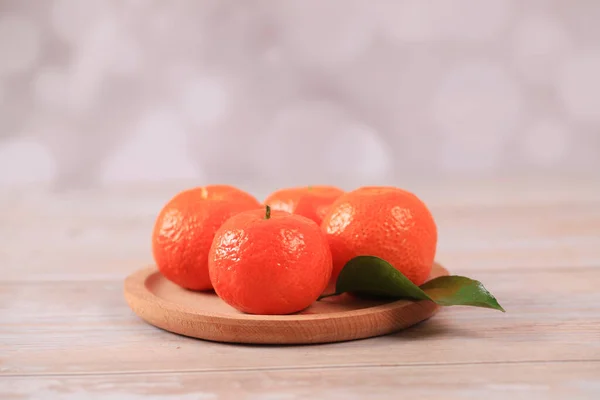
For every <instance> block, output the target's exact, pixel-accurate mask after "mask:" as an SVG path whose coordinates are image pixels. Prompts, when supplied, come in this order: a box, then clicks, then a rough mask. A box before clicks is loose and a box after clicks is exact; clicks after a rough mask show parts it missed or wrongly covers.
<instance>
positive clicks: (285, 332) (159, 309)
mask: <svg viewBox="0 0 600 400" xmlns="http://www.w3.org/2000/svg"><path fill="white" fill-rule="evenodd" d="M443 275H448V271H447V270H446V269H445V268H443V267H442V266H441V265H439V264H435V265H434V267H433V269H432V271H431V276H430V279H431V278H435V277H438V276H443ZM125 298H126V300H127V303H128V304H129V307H131V309H132V310H133V312H135V313H136V314H137V315H138V316H139V317H141V318H142V319H144V320H145V321H146V322H148V323H150V324H152V325H154V326H157V327H159V328H162V329H165V330H167V331H170V332H174V333H178V334H181V335H185V336H191V337H195V338H199V339H205V340H211V341H218V342H229V343H256V344H308V343H330V342H341V341H347V340H354V339H363V338H368V337H372V336H380V335H385V334H389V333H392V332H396V331H399V330H401V329H404V328H407V327H409V326H412V325H414V324H416V323H418V322H421V321H423V320H425V319H427V318H429V317H431V316H432V315H433V314H435V312H436V311H437V309H438V306H437V305H436V304H434V303H433V302H430V301H419V302H410V301H405V300H399V301H387V302H386V301H383V300H374V299H362V298H356V297H353V296H350V295H347V294H343V295H341V296H336V297H330V298H326V299H323V300H321V301H318V302H315V303H314V304H313V305H312V306H310V307H309V308H307V309H306V310H304V311H302V312H300V313H298V314H292V315H250V314H244V313H241V312H239V311H237V310H236V309H234V308H232V307H230V306H229V305H227V304H226V303H225V302H223V301H222V300H221V299H220V298H219V297H218V296H217V295H216V294H215V293H214V292H192V291H189V290H185V289H182V288H180V287H179V286H177V285H175V284H174V283H171V282H170V281H168V280H166V279H165V278H164V277H163V276H162V275H161V274H160V273H159V272H158V270H157V269H156V268H154V267H150V268H144V269H141V270H139V271H137V272H135V273H133V274H132V275H130V276H129V277H127V279H126V280H125Z"/></svg>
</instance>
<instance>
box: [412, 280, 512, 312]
mask: <svg viewBox="0 0 600 400" xmlns="http://www.w3.org/2000/svg"><path fill="white" fill-rule="evenodd" d="M421 289H423V290H424V291H425V292H426V293H427V294H428V295H429V297H431V299H432V300H433V301H435V302H436V303H437V304H439V305H441V306H474V307H484V308H492V309H495V310H500V311H502V312H504V308H502V306H501V305H500V304H498V300H496V298H495V297H494V296H493V295H492V294H491V293H490V292H488V290H487V289H486V288H485V287H484V286H483V284H482V283H481V282H479V281H476V280H474V279H471V278H466V277H464V276H456V275H451V276H440V277H439V278H435V279H432V280H430V281H429V282H426V283H424V284H423V285H421Z"/></svg>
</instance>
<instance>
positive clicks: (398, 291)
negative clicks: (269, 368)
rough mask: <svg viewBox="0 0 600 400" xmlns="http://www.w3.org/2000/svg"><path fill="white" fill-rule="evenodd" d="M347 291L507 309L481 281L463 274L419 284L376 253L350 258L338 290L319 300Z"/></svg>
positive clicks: (339, 280)
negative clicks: (374, 254) (376, 255)
mask: <svg viewBox="0 0 600 400" xmlns="http://www.w3.org/2000/svg"><path fill="white" fill-rule="evenodd" d="M346 292H350V293H355V294H359V295H360V294H362V295H373V296H381V297H389V298H394V299H409V300H431V301H433V302H435V303H437V304H439V305H441V306H457V305H464V306H474V307H485V308H492V309H496V310H500V311H503V312H504V309H503V308H502V307H501V306H500V304H498V301H497V300H496V298H495V297H494V296H493V295H492V294H491V293H490V292H488V291H487V289H486V288H485V287H484V286H483V285H482V284H481V282H478V281H476V280H473V279H469V278H466V277H463V276H441V277H439V278H435V279H432V280H431V281H429V282H426V283H425V284H423V285H421V287H419V286H417V285H415V284H414V283H412V282H411V281H410V280H409V279H408V278H407V277H406V276H404V274H402V273H401V272H400V271H398V270H397V269H396V268H394V267H393V266H392V265H391V264H390V263H388V262H387V261H385V260H383V259H381V258H379V257H374V256H358V257H355V258H353V259H352V260H350V261H348V263H346V265H345V266H344V268H342V271H341V272H340V275H339V276H338V279H337V281H336V286H335V293H332V294H327V295H323V296H321V297H320V298H319V300H320V299H323V298H325V297H330V296H337V295H340V294H342V293H346Z"/></svg>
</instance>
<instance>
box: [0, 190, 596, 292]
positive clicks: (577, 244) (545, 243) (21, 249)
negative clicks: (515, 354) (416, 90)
mask: <svg viewBox="0 0 600 400" xmlns="http://www.w3.org/2000/svg"><path fill="white" fill-rule="evenodd" d="M50 203H51V204H55V203H58V204H61V203H60V202H58V201H57V200H56V199H55V200H54V203H53V202H52V201H50ZM125 204H126V203H125ZM23 207H24V206H23ZM55 207H56V209H52V208H49V209H41V210H39V209H33V208H28V207H24V208H22V209H19V210H20V211H18V212H15V213H10V212H9V211H10V210H9V211H7V210H6V209H4V210H2V209H0V271H2V274H3V277H2V280H4V281H37V280H61V281H62V280H82V279H91V280H98V279H104V280H107V279H114V280H116V279H123V278H124V277H125V276H126V275H127V274H129V273H131V272H133V271H134V270H136V269H138V268H140V267H142V266H145V265H148V264H151V263H152V262H153V260H152V257H151V249H150V232H151V230H152V224H153V221H154V213H155V212H156V210H157V209H158V207H159V205H158V204H155V205H154V206H153V207H140V208H135V207H134V204H130V205H129V206H125V205H124V206H122V207H121V208H118V209H117V210H114V209H112V207H111V206H108V205H104V206H102V205H98V209H96V210H94V211H93V212H91V211H89V210H88V211H86V210H87V209H84V210H79V211H73V212H70V211H69V208H72V207H71V203H65V204H61V205H60V206H57V205H56V204H55ZM433 211H434V214H435V217H436V220H437V222H438V226H439V244H438V253H437V259H438V260H439V261H440V262H442V263H444V264H445V265H446V266H447V267H448V268H449V269H450V270H451V271H452V272H454V273H464V274H467V273H469V272H470V271H479V270H498V269H501V270H506V269H515V270H522V269H524V268H530V269H544V270H545V269H548V268H563V267H596V266H600V234H598V232H600V202H599V203H593V204H583V205H578V206H574V205H570V206H568V207H565V206H564V205H560V204H559V205H556V204H555V205H545V206H529V205H527V206H502V207H499V206H479V207H475V206H461V207H455V206H452V207H440V208H436V209H434V210H433Z"/></svg>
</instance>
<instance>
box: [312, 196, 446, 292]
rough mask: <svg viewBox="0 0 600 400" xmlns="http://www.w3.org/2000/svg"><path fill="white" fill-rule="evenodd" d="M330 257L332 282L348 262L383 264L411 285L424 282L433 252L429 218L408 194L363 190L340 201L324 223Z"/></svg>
mask: <svg viewBox="0 0 600 400" xmlns="http://www.w3.org/2000/svg"><path fill="white" fill-rule="evenodd" d="M321 227H322V229H323V231H324V232H325V234H326V236H327V238H328V241H329V245H330V248H331V253H332V257H333V275H332V278H333V279H337V276H338V275H339V272H340V271H341V269H342V268H343V267H344V265H345V264H346V263H347V262H348V261H350V259H352V258H354V257H357V256H360V255H369V256H376V257H379V258H382V259H384V260H386V261H387V262H389V263H390V264H391V265H393V266H394V267H395V268H396V269H397V270H399V271H400V272H402V273H403V274H404V275H406V277H407V278H408V279H410V280H411V281H412V282H413V283H414V284H416V285H421V284H422V283H424V282H425V280H426V279H427V278H428V277H429V273H430V272H431V268H432V266H433V261H434V258H435V253H436V246H437V226H436V223H435V221H434V219H433V216H432V215H431V212H430V211H429V209H428V208H427V206H426V205H425V203H423V201H421V199H419V198H418V197H417V196H416V195H414V194H413V193H410V192H408V191H406V190H402V189H399V188H395V187H362V188H358V189H356V190H354V191H351V192H348V193H346V194H344V195H342V196H340V197H339V198H338V199H337V200H336V201H335V202H334V203H333V205H332V206H331V208H330V210H329V212H328V213H327V215H326V216H325V218H324V219H323V224H322V226H321Z"/></svg>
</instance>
